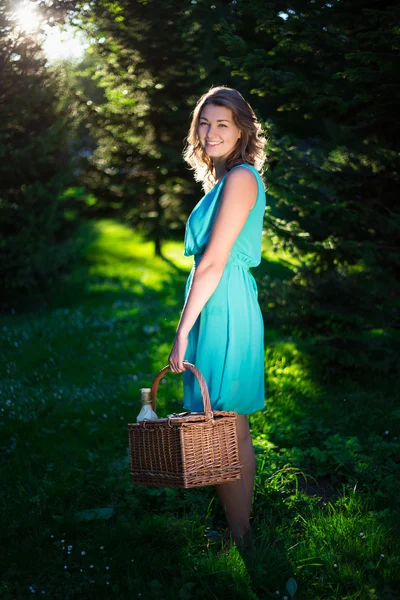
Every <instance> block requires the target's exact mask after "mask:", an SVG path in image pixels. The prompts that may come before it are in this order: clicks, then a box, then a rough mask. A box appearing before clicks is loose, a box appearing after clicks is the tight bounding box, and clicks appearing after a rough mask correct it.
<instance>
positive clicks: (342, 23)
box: [221, 0, 400, 328]
mask: <svg viewBox="0 0 400 600" xmlns="http://www.w3.org/2000/svg"><path fill="white" fill-rule="evenodd" d="M399 16H400V11H399V8H398V7H395V6H393V5H391V4H390V3H389V2H379V3H378V2H376V1H375V2H371V3H369V4H368V7H365V4H364V3H362V2H361V1H359V0H352V1H349V2H339V1H337V0H334V1H332V2H330V3H326V2H323V1H321V0H311V1H305V0H304V1H303V0H295V1H294V2H292V3H291V5H290V9H286V5H284V4H283V3H282V2H279V1H275V2H267V3H265V2H261V0H251V1H250V2H239V1H238V2H236V3H235V10H234V11H233V12H232V14H231V15H230V16H229V18H227V19H225V20H224V22H223V31H222V34H221V35H222V39H223V41H224V43H225V52H224V56H223V61H224V63H225V64H226V65H228V66H229V67H230V69H231V72H232V73H234V74H236V75H239V76H240V77H242V78H243V79H244V80H245V81H250V82H251V93H252V94H253V95H254V100H253V101H254V104H255V105H256V106H258V109H259V111H260V112H261V113H262V115H263V116H264V117H265V121H266V125H267V127H268V129H269V135H270V139H271V145H270V163H269V171H268V177H267V179H268V186H269V194H270V195H271V196H273V197H274V198H275V201H276V204H277V207H278V209H279V217H280V218H277V216H276V215H275V216H272V214H271V213H270V214H269V215H268V220H267V223H268V226H269V228H270V233H275V234H276V235H275V237H274V239H275V243H276V246H277V247H283V248H286V249H288V250H290V251H292V252H296V253H298V255H299V257H300V259H301V261H302V263H303V266H302V268H300V269H299V270H298V273H297V275H296V277H295V278H294V283H298V284H300V285H301V286H303V289H304V285H307V287H308V291H309V292H310V293H312V294H313V298H314V300H315V305H314V308H315V307H317V308H318V309H321V307H322V306H325V311H324V313H323V320H324V322H325V325H324V324H322V325H321V326H326V317H327V313H328V311H333V310H336V311H339V310H340V311H341V312H342V313H343V311H347V313H348V314H347V317H346V318H345V319H343V321H342V325H343V326H345V327H349V328H351V327H352V326H355V325H359V324H360V312H361V317H363V319H364V321H363V326H366V327H372V326H379V325H382V324H386V325H389V324H390V325H392V324H393V323H394V322H397V323H398V314H399V313H398V297H399V291H400V288H399V275H400V255H399V244H398V240H399V231H400V215H399V205H398V202H397V196H398V187H399V166H400V165H399V152H398V140H399V139H400V138H399V128H400V124H399V121H398V119H397V110H398V108H397V104H398V97H399V76H398V69H397V66H396V65H397V61H398V51H399V45H400V36H399V31H400V30H399V28H398V24H397V23H398V17H399ZM253 28H254V29H253ZM252 32H253V33H252ZM332 287H333V290H332ZM343 290H347V294H346V296H347V297H348V298H349V301H350V302H352V306H347V307H346V306H345V305H344V304H343V303H342V308H340V309H339V306H340V298H338V297H337V295H338V294H339V293H340V292H341V291H343ZM332 291H333V292H334V293H332ZM335 291H336V294H335ZM354 295H356V297H358V298H359V302H354ZM334 296H336V297H334ZM327 297H330V301H327ZM352 297H353V300H351V298H352ZM367 300H368V301H367ZM309 306H310V305H308V307H309ZM307 311H309V308H307V310H306V313H305V312H304V311H303V313H302V314H303V317H304V322H305V324H306V325H307V326H313V325H315V322H316V320H317V321H318V319H316V311H314V312H313V314H310V313H309V312H307ZM357 313H358V314H357ZM321 314H322V313H321ZM342 316H343V315H342ZM361 320H362V319H361ZM317 325H318V323H317ZM336 325H337V322H336Z"/></svg>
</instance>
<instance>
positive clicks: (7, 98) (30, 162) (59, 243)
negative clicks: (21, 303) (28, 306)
mask: <svg viewBox="0 0 400 600" xmlns="http://www.w3.org/2000/svg"><path fill="white" fill-rule="evenodd" d="M45 62H46V61H45V58H44V56H43V54H42V52H41V50H40V43H39V40H37V39H36V38H35V37H33V36H30V35H28V34H26V33H24V32H22V31H20V30H19V29H18V28H17V27H16V24H15V21H14V20H13V13H12V7H11V5H10V3H8V2H3V3H2V4H1V5H0V89H1V92H0V121H1V123H2V127H1V131H0V153H1V156H2V161H1V165H0V239H1V242H0V289H1V293H2V296H3V299H4V302H5V301H7V300H8V299H9V298H10V297H11V296H12V294H13V293H14V292H15V291H16V290H21V289H28V288H29V289H30V288H32V287H35V286H37V285H39V284H40V283H43V282H44V281H47V280H48V279H49V278H52V277H53V276H55V275H56V274H57V272H58V271H59V270H60V269H61V267H62V266H63V265H65V264H66V262H67V261H68V260H69V259H70V255H71V252H72V247H70V246H69V245H68V243H66V241H65V238H66V228H67V222H66V221H65V219H64V207H63V205H62V202H61V200H60V194H61V192H62V190H63V188H64V187H65V185H66V183H67V181H68V180H69V174H70V169H69V157H68V145H67V144H68V139H67V125H68V118H67V117H64V116H63V115H61V114H60V113H59V110H58V108H59V107H58V98H57V91H58V89H57V81H56V79H55V77H54V76H53V75H52V74H51V73H50V72H49V71H48V70H47V68H46V65H45Z"/></svg>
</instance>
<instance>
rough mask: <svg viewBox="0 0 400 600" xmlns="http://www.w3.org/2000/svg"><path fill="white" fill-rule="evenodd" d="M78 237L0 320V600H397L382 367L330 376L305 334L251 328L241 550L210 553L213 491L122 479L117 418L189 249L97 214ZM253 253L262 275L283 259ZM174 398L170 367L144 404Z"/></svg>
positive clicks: (128, 405)
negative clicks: (52, 278) (74, 257)
mask: <svg viewBox="0 0 400 600" xmlns="http://www.w3.org/2000/svg"><path fill="white" fill-rule="evenodd" d="M79 235H80V236H82V237H83V238H84V239H86V240H87V243H86V246H85V248H86V249H85V252H84V256H83V257H82V260H81V262H79V263H78V264H76V266H75V267H74V269H73V271H72V272H71V273H70V274H69V275H66V276H64V277H63V279H62V280H61V281H59V282H58V283H57V284H53V285H52V286H50V287H49V289H48V290H46V291H45V292H43V293H41V294H40V295H36V296H31V297H29V298H27V299H26V301H24V302H22V301H20V302H19V303H18V305H17V306H16V308H15V309H14V310H13V311H10V312H9V313H8V314H3V315H2V316H0V332H1V348H2V361H1V363H0V371H1V384H0V385H1V388H0V392H1V393H0V410H1V414H2V419H1V423H0V445H1V454H2V461H1V481H2V486H1V492H0V494H1V500H0V510H1V536H2V539H1V556H0V564H1V578H0V598H1V600H11V599H25V598H30V597H32V596H34V595H35V594H36V596H38V595H40V596H42V595H43V596H46V597H50V598H57V599H58V598H60V599H70V598H96V599H97V598H100V599H101V598H115V599H118V600H120V599H121V600H122V599H125V598H126V599H128V598H129V599H130V600H131V599H134V598H141V599H142V600H144V599H152V598H155V599H178V600H190V599H192V598H193V599H195V598H196V599H197V598H204V599H206V598H207V599H208V598H215V599H223V598H234V599H243V600H247V599H254V600H256V599H260V600H261V599H269V598H280V599H284V598H285V597H286V598H287V599H288V600H289V599H290V598H292V597H293V596H294V597H295V598H296V599H297V598H298V599H299V600H322V599H327V600H328V599H329V600H339V599H340V600H342V599H343V600H344V599H346V600H350V599H351V600H374V599H379V600H381V599H382V600H386V599H387V600H390V599H394V598H400V544H399V539H400V493H399V473H400V466H399V465H400V462H399V448H400V440H399V435H400V434H399V421H400V408H399V403H398V398H399V383H398V378H397V377H396V375H395V374H394V373H388V374H387V375H386V376H385V377H382V376H377V375H375V374H374V371H373V370H372V371H371V375H370V376H365V377H363V378H360V377H357V376H354V377H350V376H349V375H346V376H345V377H340V378H339V377H334V376H332V377H331V378H328V377H327V376H326V373H323V369H324V363H323V361H321V359H320V357H319V355H318V352H317V351H316V348H315V340H314V339H313V338H311V337H310V339H304V337H303V338H302V339H297V338H296V337H295V336H288V335H287V334H285V333H282V330H281V329H280V328H278V327H277V328H270V327H268V329H266V331H265V360H266V373H265V376H266V407H265V410H264V411H259V412H258V413H256V414H254V415H253V416H252V417H251V418H250V421H251V426H252V433H253V438H254V444H255V448H256V453H257V462H258V473H257V480H256V490H255V497H254V506H253V518H254V521H253V528H254V537H255V539H256V550H255V552H254V554H253V555H252V556H251V557H247V558H246V559H243V558H242V557H241V555H240V554H239V553H238V551H237V550H236V549H232V550H231V551H229V552H228V553H219V552H218V549H217V548H216V547H214V546H212V545H209V543H208V541H207V537H206V536H205V533H206V531H207V530H208V529H210V528H211V529H214V528H219V527H224V519H223V515H222V511H221V509H220V507H219V506H218V505H217V503H216V501H215V500H214V494H213V490H212V488H203V489H195V490H169V489H153V488H145V487H133V486H132V485H131V483H130V481H129V457H128V447H127V446H128V436H127V428H126V426H127V423H133V422H135V419H136V416H137V414H138V412H139V410H140V388H141V387H148V386H150V385H151V383H152V380H153V378H154V376H155V374H156V373H157V372H158V370H159V369H160V368H161V367H163V366H165V365H166V364H167V358H168V354H169V352H170V349H171V345H172V342H173V338H174V333H175V329H176V326H177V323H178V319H179V315H180V311H181V309H182V304H183V294H184V286H185V281H186V278H187V275H188V272H189V270H190V267H191V264H192V259H191V258H187V257H183V255H182V244H177V243H172V242H169V243H166V244H165V245H164V248H163V251H164V254H165V257H166V260H163V259H160V258H154V256H153V247H152V244H150V243H147V242H145V241H144V240H143V238H142V237H141V235H140V234H139V233H135V232H132V231H131V230H130V229H129V228H128V227H126V226H124V225H122V224H119V223H116V222H113V221H108V220H103V221H99V222H97V223H92V224H87V225H85V226H84V227H82V229H81V230H80V232H79ZM264 250H265V251H264V259H265V260H264V263H263V264H264V265H265V268H266V269H267V271H269V274H270V275H271V274H274V276H279V273H280V272H282V273H284V274H285V276H287V273H288V272H289V273H290V269H291V268H293V266H294V265H295V264H296V260H295V259H294V258H291V257H290V256H283V255H278V256H277V255H272V252H271V250H270V248H269V247H268V245H267V242H266V241H265V245H264ZM255 274H256V275H257V273H255ZM182 392H183V385H182V378H181V377H180V376H177V375H173V374H171V373H170V374H168V376H167V377H165V378H164V379H163V381H162V383H161V384H160V386H159V394H158V407H157V412H158V414H159V415H165V414H167V413H168V412H175V411H178V410H179V409H180V407H181V406H182V402H181V399H182Z"/></svg>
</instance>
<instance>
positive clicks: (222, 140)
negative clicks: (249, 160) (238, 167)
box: [197, 104, 240, 158]
mask: <svg viewBox="0 0 400 600" xmlns="http://www.w3.org/2000/svg"><path fill="white" fill-rule="evenodd" d="M197 134H198V136H199V140H200V143H201V145H202V147H203V148H204V150H205V151H206V152H207V154H208V156H210V158H223V157H225V156H227V155H228V154H229V153H230V152H231V150H233V148H234V147H235V146H236V144H237V142H238V138H239V137H240V129H239V127H237V125H235V123H234V121H233V116H232V111H231V109H230V108H226V107H225V106H216V105H214V104H207V105H206V106H204V107H203V109H202V111H201V113H200V118H199V125H198V129H197Z"/></svg>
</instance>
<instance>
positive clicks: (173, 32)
mask: <svg viewBox="0 0 400 600" xmlns="http://www.w3.org/2000/svg"><path fill="white" fill-rule="evenodd" d="M229 4H230V3H229V2H226V1H225V2H223V1H220V0H219V1H216V2H214V3H212V2H205V3H191V2H190V1H186V2H182V1H178V0H166V1H165V2H162V3H159V2H155V0H147V1H146V2H144V1H141V0H135V1H133V2H132V1H130V2H128V1H122V0H120V1H118V2H114V3H112V4H110V3H109V2H105V1H100V2H92V3H87V4H85V6H84V7H83V8H80V9H79V10H77V11H76V14H75V16H74V18H73V19H72V23H73V24H75V26H76V27H80V28H82V29H84V30H85V31H86V32H87V33H88V35H89V36H90V37H91V38H92V39H94V40H96V41H95V43H93V45H92V47H91V49H90V52H91V56H92V59H91V61H92V66H91V67H90V68H89V69H87V71H86V76H90V77H92V78H93V79H94V80H95V81H96V84H97V86H98V87H101V88H102V89H103V90H104V101H102V102H100V103H98V102H96V101H95V100H94V98H93V97H91V96H90V95H88V94H87V93H85V92H84V91H83V90H82V89H77V97H78V99H79V102H80V106H81V108H84V109H85V111H86V113H85V115H86V116H85V118H86V121H87V125H88V129H89V131H90V133H91V135H92V137H93V139H94V141H95V146H96V147H95V150H94V152H93V154H92V156H91V157H90V158H89V164H88V167H87V168H86V169H85V172H84V177H83V179H84V183H85V185H87V186H88V187H89V189H91V190H92V191H93V192H95V194H96V196H97V197H98V198H99V202H98V203H97V204H96V213H97V214H99V211H101V212H102V214H105V213H107V214H110V212H113V213H114V214H116V215H118V216H121V217H122V218H125V219H128V220H129V221H130V222H131V223H132V224H133V225H139V224H140V226H144V227H145V228H146V229H147V231H148V232H149V234H150V235H151V237H152V239H153V240H154V242H155V251H156V253H157V254H160V253H161V240H162V239H163V238H166V237H168V236H170V235H172V234H173V233H174V232H175V231H177V230H179V231H180V232H181V231H182V229H183V227H184V223H185V221H186V217H187V214H188V212H189V208H190V206H191V205H193V194H194V193H195V191H196V193H197V194H198V193H199V189H198V187H197V186H195V185H194V184H193V183H192V181H191V178H189V177H188V175H187V166H186V165H185V164H184V163H183V160H182V150H183V147H184V137H185V135H186V132H187V130H188V128H189V117H190V112H191V110H192V109H193V108H194V103H195V102H196V100H197V98H198V97H199V96H200V95H201V94H202V93H204V92H205V91H207V90H208V89H209V87H210V86H211V85H212V84H215V83H216V82H217V83H218V84H220V83H221V82H223V83H225V84H226V85H229V84H230V83H231V82H232V81H233V79H232V77H230V76H229V74H228V69H227V68H226V67H224V66H223V65H222V64H221V63H220V62H219V61H218V58H217V57H218V43H217V37H216V33H215V31H214V25H215V24H217V23H219V21H220V19H221V16H222V14H223V12H224V9H226V8H227V7H228V6H229ZM212 7H214V8H212ZM81 73H82V71H81ZM78 88H79V86H78Z"/></svg>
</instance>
